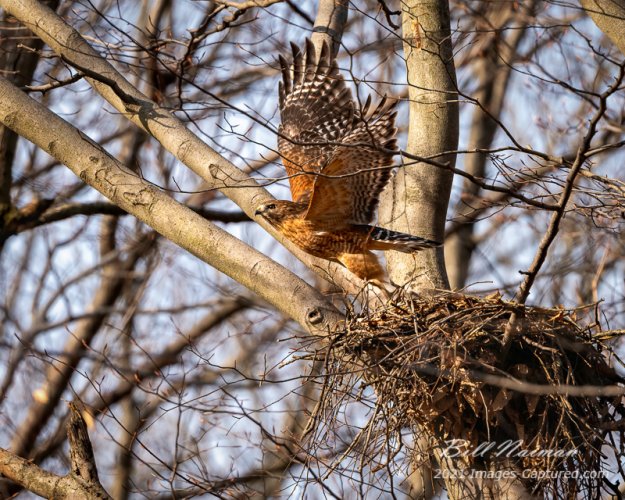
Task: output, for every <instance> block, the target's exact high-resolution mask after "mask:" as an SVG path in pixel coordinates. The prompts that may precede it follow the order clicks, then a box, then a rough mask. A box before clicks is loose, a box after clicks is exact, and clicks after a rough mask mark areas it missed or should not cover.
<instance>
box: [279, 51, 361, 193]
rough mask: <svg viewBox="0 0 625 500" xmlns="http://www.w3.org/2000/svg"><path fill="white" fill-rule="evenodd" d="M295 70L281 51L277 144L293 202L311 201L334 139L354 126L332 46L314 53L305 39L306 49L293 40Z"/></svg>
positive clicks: (332, 152)
mask: <svg viewBox="0 0 625 500" xmlns="http://www.w3.org/2000/svg"><path fill="white" fill-rule="evenodd" d="M291 48H292V50H293V76H292V77H291V70H290V68H289V66H288V64H287V62H286V61H285V59H284V58H283V57H282V56H280V65H281V67H282V81H281V82H280V116H281V119H282V123H281V125H280V128H279V129H278V131H279V134H280V135H279V138H278V150H279V152H280V156H281V157H282V162H283V163H284V166H285V168H286V172H287V175H288V176H289V183H290V186H291V195H292V198H293V201H294V202H299V201H309V200H310V198H311V196H312V191H313V185H314V183H315V177H316V175H315V174H316V173H319V172H321V171H322V170H323V169H324V167H326V165H327V164H328V161H329V159H330V158H331V157H333V156H334V155H335V150H336V144H337V143H340V142H341V140H342V139H343V137H344V136H345V135H346V134H348V133H349V132H350V131H351V129H352V124H353V121H354V103H353V101H352V96H351V92H350V90H349V89H348V88H347V87H346V86H345V81H344V80H343V77H342V76H341V75H340V73H339V70H338V66H337V64H336V61H335V60H334V59H333V58H331V57H330V49H329V47H328V45H327V44H325V43H324V45H323V47H322V49H321V54H319V57H318V58H317V57H316V55H315V48H314V46H313V44H312V42H311V41H310V40H306V53H305V54H302V52H301V51H300V50H299V49H298V48H297V47H296V46H295V45H293V44H291Z"/></svg>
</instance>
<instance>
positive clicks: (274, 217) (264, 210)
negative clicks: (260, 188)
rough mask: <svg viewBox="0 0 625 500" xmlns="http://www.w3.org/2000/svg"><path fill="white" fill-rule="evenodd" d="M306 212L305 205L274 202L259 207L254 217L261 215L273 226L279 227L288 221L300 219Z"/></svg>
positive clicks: (281, 201)
mask: <svg viewBox="0 0 625 500" xmlns="http://www.w3.org/2000/svg"><path fill="white" fill-rule="evenodd" d="M305 210H306V206H305V205H301V204H299V203H293V202H292V201H286V200H272V201H268V202H266V203H263V204H262V205H259V206H258V207H257V208H256V211H255V212H254V215H260V216H261V217H262V218H263V219H265V220H266V221H267V222H269V223H270V224H271V225H272V226H279V225H280V224H282V223H283V222H284V221H285V220H286V219H291V218H295V217H299V216H301V215H302V214H303V211H305Z"/></svg>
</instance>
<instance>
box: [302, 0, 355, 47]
mask: <svg viewBox="0 0 625 500" xmlns="http://www.w3.org/2000/svg"><path fill="white" fill-rule="evenodd" d="M348 3H349V1H348V0H319V6H318V8H317V17H316V19H315V26H314V28H313V35H312V37H311V39H312V42H313V45H314V46H315V49H316V50H317V52H319V50H320V49H321V46H322V45H323V43H324V42H325V43H327V44H328V46H329V47H331V49H332V54H334V56H335V57H336V55H337V54H338V52H339V47H340V45H341V38H342V36H343V30H344V29H345V25H346V24H347V14H348V9H347V7H348Z"/></svg>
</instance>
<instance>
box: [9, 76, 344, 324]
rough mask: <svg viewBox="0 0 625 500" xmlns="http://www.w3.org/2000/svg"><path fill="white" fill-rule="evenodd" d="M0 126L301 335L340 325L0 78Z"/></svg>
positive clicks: (262, 262) (305, 294) (243, 248)
mask: <svg viewBox="0 0 625 500" xmlns="http://www.w3.org/2000/svg"><path fill="white" fill-rule="evenodd" d="M0 121H1V122H2V123H4V124H5V125H6V126H8V127H10V128H11V129H12V130H15V131H16V132H17V133H18V134H20V135H22V136H24V137H26V138H27V139H28V140H30V141H32V142H34V143H35V144H36V145H37V146H39V147H40V148H42V149H43V150H44V151H46V152H48V153H49V154H51V155H52V156H54V157H55V158H57V159H58V160H59V161H60V162H62V163H64V164H65V165H67V166H68V167H69V168H70V169H71V170H72V171H73V172H74V173H75V174H76V175H78V176H79V177H80V178H81V179H82V180H83V181H84V182H86V183H87V184H90V185H91V186H93V187H94V188H95V189H97V190H98V191H100V192H101V193H102V194H103V195H104V196H106V197H107V198H109V199H110V200H111V201H112V202H113V203H115V204H117V205H119V206H120V207H121V208H122V209H123V210H125V211H127V212H128V213H131V214H132V215H134V216H135V217H137V218H138V219H140V220H142V221H143V222H145V223H146V224H148V225H149V226H151V227H153V228H154V229H155V230H156V231H157V232H159V233H160V234H162V235H163V236H165V237H166V238H168V239H170V240H171V241H173V242H174V243H176V244H178V245H179V246H181V247H182V248H185V249H186V250H188V251H189V252H191V253H192V254H193V255H195V256H197V257H198V258H200V259H201V260H203V261H204V262H206V263H208V264H210V265H212V266H213V267H215V268H216V269H218V270H220V271H222V272H223V273H225V274H226V275H228V276H230V277H232V278H233V279H235V280H237V281H238V282H239V283H241V284H243V285H244V286H246V287H247V288H249V289H250V290H252V291H254V292H255V293H257V294H258V295H260V296H261V297H262V298H264V299H265V300H267V301H268V302H269V303H270V304H272V305H274V306H275V307H276V308H277V309H278V310H280V311H282V312H283V313H284V314H286V315H287V316H289V317H291V318H293V319H294V320H295V321H297V322H298V323H299V324H301V325H302V326H304V327H305V328H307V329H308V330H311V331H315V332H321V331H326V330H327V329H328V328H333V327H334V325H335V324H336V323H337V322H338V321H340V319H341V316H340V315H339V314H338V313H337V312H336V310H335V309H334V308H333V307H332V306H331V305H330V304H329V303H328V302H327V301H326V300H325V298H324V297H323V296H321V295H320V294H319V292H317V291H316V290H315V289H313V288H311V287H310V286H309V285H307V284H306V283H305V282H304V281H302V280H301V279H299V278H297V277H296V276H295V275H293V274H292V273H290V272H289V271H287V270H286V269H285V268H283V267H282V266H280V265H278V264H277V263H275V262H274V261H272V260H271V259H269V258H267V257H266V256H264V255H263V254H261V253H259V252H257V251H256V250H254V249H253V248H250V247H248V246H247V245H245V244H244V243H243V242H241V241H240V240H238V239H237V238H234V237H233V236H231V235H230V234H228V233H227V232H225V231H223V230H222V229H220V228H218V227H217V226H215V225H214V224H211V223H210V222H209V221H207V220H205V219H203V218H202V217H201V216H199V215H197V214H196V213H194V212H193V211H191V210H189V209H188V208H186V207H184V206H183V205H181V204H179V203H177V202H176V201H175V200H173V199H172V198H170V197H169V196H167V195H166V194H164V193H162V192H161V191H160V190H158V189H156V188H155V187H154V186H152V185H150V184H148V183H146V182H145V181H143V180H142V179H141V178H139V177H137V176H136V175H134V173H132V172H130V171H128V170H127V169H126V168H125V167H124V166H123V165H121V164H120V163H119V162H118V161H117V160H116V159H114V158H112V157H111V156H110V155H108V154H107V153H106V152H105V151H103V150H102V149H101V148H99V147H98V146H97V145H96V144H95V143H93V142H92V141H91V140H89V139H88V138H87V137H85V136H84V135H83V134H81V133H80V132H79V131H77V130H76V129H74V128H73V127H72V126H71V125H70V124H68V123H67V122H65V121H64V120H62V119H61V118H60V117H58V116H56V115H55V114H54V113H52V112H50V111H49V110H48V109H47V108H45V107H44V106H42V105H41V104H39V103H37V102H36V101H34V100H32V99H30V98H29V97H28V96H26V95H25V94H24V93H23V92H21V91H20V90H19V89H17V88H16V87H15V86H13V85H11V84H10V83H9V82H7V81H6V80H5V79H0ZM289 298H290V299H289Z"/></svg>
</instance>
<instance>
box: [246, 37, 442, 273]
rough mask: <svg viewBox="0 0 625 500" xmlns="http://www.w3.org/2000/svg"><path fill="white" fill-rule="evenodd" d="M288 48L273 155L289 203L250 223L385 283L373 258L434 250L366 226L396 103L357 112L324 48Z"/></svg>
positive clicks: (389, 151)
mask: <svg viewBox="0 0 625 500" xmlns="http://www.w3.org/2000/svg"><path fill="white" fill-rule="evenodd" d="M291 47H292V50H293V64H292V68H290V67H289V65H288V64H287V62H286V60H285V59H284V58H283V57H282V56H280V57H279V60H280V66H281V68H282V81H281V82H280V84H279V98H280V116H281V119H282V123H281V125H280V128H279V129H278V132H279V138H278V150H279V153H280V156H281V157H282V162H283V164H284V166H285V168H286V172H287V175H288V178H289V184H290V188H291V194H292V197H293V201H286V200H275V201H270V202H266V203H264V204H262V205H260V206H259V207H258V208H257V209H256V215H260V216H262V217H263V218H264V219H265V220H267V222H269V223H270V224H271V225H272V226H273V227H275V228H276V229H277V230H278V231H279V232H280V233H282V234H283V235H284V236H285V237H286V238H288V239H289V240H291V241H292V242H293V243H295V244H296V245H297V246H298V247H300V248H301V249H302V250H304V251H305V252H307V253H309V254H312V255H314V256H316V257H321V258H323V259H328V260H331V261H335V262H340V263H341V264H343V265H344V266H345V267H346V268H347V269H348V270H349V271H351V272H352V273H354V274H355V275H356V276H358V277H359V278H361V279H363V280H367V281H373V282H384V281H385V272H384V269H383V268H382V266H381V265H380V262H379V261H378V258H377V256H376V255H375V254H374V253H373V252H372V250H397V251H400V252H405V253H411V252H416V251H419V250H422V249H424V248H430V247H434V246H439V245H440V243H437V242H435V241H431V240H428V239H424V238H419V237H418V236H412V235H410V234H405V233H399V232H397V231H391V230H389V229H384V228H382V227H378V226H375V225H370V223H371V222H372V220H373V218H374V215H375V212H376V209H377V207H378V203H379V196H380V192H381V191H382V189H383V188H384V186H385V185H386V184H387V183H388V181H389V179H390V178H391V174H392V169H393V156H394V154H395V151H396V149H397V145H396V139H395V135H396V134H397V129H396V128H395V115H396V112H395V105H396V103H397V101H395V100H391V99H387V98H386V97H384V98H383V99H382V100H381V101H380V102H379V104H378V105H377V106H372V104H371V96H369V97H368V98H367V101H366V103H365V104H364V106H363V107H362V109H361V108H360V107H357V106H356V104H355V102H354V100H353V99H352V95H351V91H350V90H349V88H347V86H346V85H345V80H344V79H343V77H342V76H341V75H340V73H339V69H338V65H337V62H336V60H335V59H334V58H332V57H331V55H330V49H329V47H328V45H327V44H324V45H323V46H322V48H321V53H320V54H319V56H318V57H317V56H316V54H315V48H314V46H313V44H312V42H311V41H310V40H306V49H305V52H304V53H302V52H301V51H300V50H299V48H298V47H296V46H295V45H294V44H291ZM291 73H292V74H291Z"/></svg>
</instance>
